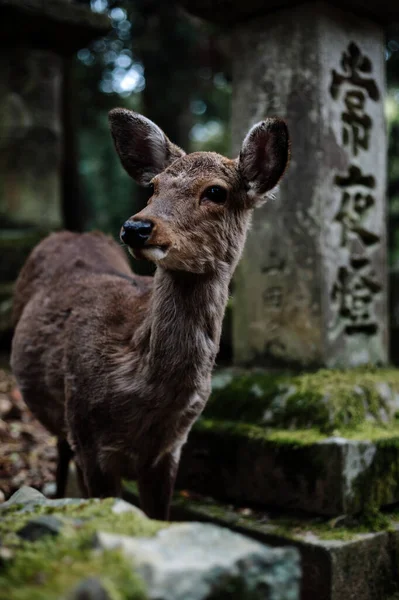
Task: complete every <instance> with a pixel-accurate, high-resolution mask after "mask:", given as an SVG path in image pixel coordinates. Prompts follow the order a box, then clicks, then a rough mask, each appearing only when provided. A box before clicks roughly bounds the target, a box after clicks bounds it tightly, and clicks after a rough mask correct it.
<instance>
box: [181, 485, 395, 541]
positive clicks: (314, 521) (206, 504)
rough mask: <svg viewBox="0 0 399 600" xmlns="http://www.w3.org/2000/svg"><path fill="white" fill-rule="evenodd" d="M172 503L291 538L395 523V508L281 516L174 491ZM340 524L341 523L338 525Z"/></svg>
mask: <svg viewBox="0 0 399 600" xmlns="http://www.w3.org/2000/svg"><path fill="white" fill-rule="evenodd" d="M173 504H174V506H175V507H178V508H180V509H184V510H185V511H187V514H188V516H189V517H190V518H192V519H202V520H203V519H206V520H210V521H212V522H215V523H217V524H220V525H227V526H228V527H231V528H233V529H237V530H243V529H244V530H248V531H250V532H251V531H252V532H257V533H261V534H265V535H270V536H277V537H282V538H288V539H292V540H307V541H310V540H311V539H315V538H316V539H318V540H323V541H330V540H331V541H332V540H340V541H352V540H355V539H357V538H358V537H359V535H365V534H370V533H373V532H379V531H393V530H394V529H395V526H396V525H397V524H398V522H399V514H398V513H397V512H395V511H392V512H391V513H382V512H380V511H378V510H375V511H369V512H367V513H361V514H359V515H357V516H356V517H345V516H342V517H338V518H335V519H330V518H326V517H311V516H309V517H304V516H301V517H299V516H293V515H288V516H286V515H285V516H281V515H273V513H270V512H269V511H268V512H267V513H266V514H265V513H264V512H262V511H258V510H250V509H247V508H245V509H242V508H238V507H233V506H232V505H223V504H221V503H218V502H216V501H215V500H211V499H209V498H208V499H206V498H204V499H202V500H199V499H196V498H187V497H185V496H183V495H182V494H176V495H175V500H174V503H173ZM341 523H342V524H341Z"/></svg>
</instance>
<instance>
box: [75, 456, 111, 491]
mask: <svg viewBox="0 0 399 600" xmlns="http://www.w3.org/2000/svg"><path fill="white" fill-rule="evenodd" d="M78 462H79V466H80V468H81V470H82V474H83V483H84V488H85V489H86V491H87V495H88V497H89V498H109V497H111V496H112V497H117V496H119V495H120V488H121V478H120V474H119V471H118V469H113V468H112V467H105V466H103V465H101V464H100V463H99V461H98V458H97V456H94V455H93V454H90V455H83V456H82V455H81V454H80V456H78Z"/></svg>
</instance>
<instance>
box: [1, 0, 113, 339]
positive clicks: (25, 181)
mask: <svg viewBox="0 0 399 600" xmlns="http://www.w3.org/2000/svg"><path fill="white" fill-rule="evenodd" d="M109 29H110V22H109V20H108V18H107V17H106V16H104V15H99V14H94V13H92V12H91V11H90V10H89V9H88V8H85V7H83V6H81V5H77V4H73V3H70V2H68V1H67V0H46V2H43V1H42V0H0V40H1V41H0V256H1V259H0V332H1V331H2V330H4V329H7V328H8V327H9V311H10V305H11V300H10V290H11V287H12V282H13V280H14V279H15V276H16V274H17V271H18V269H19V268H20V266H21V263H22V261H23V260H24V258H25V257H26V254H27V253H28V252H29V250H30V249H31V247H32V246H33V245H34V244H35V243H36V242H37V241H38V239H39V238H40V237H41V236H42V235H43V233H45V232H48V231H49V230H51V229H55V228H58V227H61V225H62V217H61V197H60V196H61V165H62V158H63V131H62V120H61V115H62V106H61V96H62V93H61V92H62V84H63V68H64V60H65V58H66V57H69V56H71V55H72V54H73V53H74V52H75V51H76V50H78V49H79V48H81V47H83V46H85V45H86V44H87V43H88V42H90V40H92V39H93V38H95V37H97V36H100V35H105V34H106V33H107V32H108V31H109Z"/></svg>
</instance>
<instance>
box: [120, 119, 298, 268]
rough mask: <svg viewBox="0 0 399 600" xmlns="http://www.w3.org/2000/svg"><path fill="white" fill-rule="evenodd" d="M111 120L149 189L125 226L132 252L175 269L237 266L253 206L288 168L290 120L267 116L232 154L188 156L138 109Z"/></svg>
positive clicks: (123, 151) (124, 157) (123, 155)
mask: <svg viewBox="0 0 399 600" xmlns="http://www.w3.org/2000/svg"><path fill="white" fill-rule="evenodd" d="M109 118H110V124H111V132H112V136H113V138H114V142H115V146H116V150H117V152H118V154H119V157H120V159H121V162H122V164H123V166H124V167H125V169H126V171H127V172H128V173H129V175H131V176H132V177H133V179H135V180H136V181H137V182H138V183H139V184H141V185H144V186H149V187H150V188H151V198H150V200H149V202H148V204H147V206H146V207H145V208H144V209H143V210H141V211H140V212H139V213H137V214H136V215H134V216H132V217H130V218H129V219H128V220H127V221H126V222H125V223H124V225H123V227H122V229H121V239H122V241H123V242H124V243H125V244H126V245H127V246H128V248H129V251H130V252H131V253H132V254H133V255H134V256H136V257H138V258H146V259H148V260H152V261H154V262H155V263H157V264H159V265H162V267H164V268H166V269H172V270H181V271H190V272H193V273H205V272H209V271H212V270H214V269H215V268H216V267H217V265H218V264H220V261H223V262H224V263H228V264H229V265H231V266H233V267H234V266H235V264H236V262H237V261H238V259H239V256H240V254H241V251H242V248H243V246H244V241H245V235H246V230H247V228H248V224H249V219H250V215H251V213H252V209H253V208H254V207H255V206H257V205H259V204H261V203H262V201H264V200H265V198H266V195H267V193H268V192H270V190H272V189H273V188H274V187H275V186H276V185H277V183H278V181H279V179H280V178H281V177H282V175H283V173H284V171H285V169H286V166H287V162H288V157H289V137H288V130H287V126H286V124H285V123H284V122H283V121H281V120H280V119H266V120H265V121H262V122H260V123H258V124H257V125H254V126H253V127H252V129H251V130H250V131H249V132H248V134H247V136H246V137H245V139H244V141H243V144H242V148H241V152H240V155H239V157H238V158H237V159H234V160H231V159H229V158H225V157H224V156H221V155H219V154H215V153H213V152H194V153H192V154H185V152H184V151H183V150H181V149H180V148H178V147H177V146H175V145H174V144H172V142H170V140H169V139H168V138H167V137H166V135H165V134H164V132H163V131H162V130H161V129H160V128H159V127H158V126H157V125H155V123H153V122H152V121H150V120H149V119H147V118H145V117H143V116H142V115H139V114H137V113H134V112H132V111H129V110H125V109H115V110H112V111H111V112H110V115H109Z"/></svg>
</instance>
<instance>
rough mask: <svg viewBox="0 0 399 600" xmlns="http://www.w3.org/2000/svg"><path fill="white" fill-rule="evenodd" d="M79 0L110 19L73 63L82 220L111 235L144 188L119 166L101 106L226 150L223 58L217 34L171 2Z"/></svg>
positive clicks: (192, 146)
mask: <svg viewBox="0 0 399 600" xmlns="http://www.w3.org/2000/svg"><path fill="white" fill-rule="evenodd" d="M80 2H81V3H83V4H90V5H91V7H92V9H93V10H96V11H101V12H107V13H108V14H109V16H110V17H111V20H112V31H111V32H110V34H109V35H108V36H106V37H105V38H103V39H100V40H97V41H95V42H93V43H92V44H91V45H90V46H89V47H88V48H84V49H82V50H80V51H79V52H78V55H77V59H76V61H75V66H74V71H75V78H76V80H77V86H76V91H77V102H78V108H79V111H78V112H79V118H78V122H77V128H78V136H79V145H80V165H79V174H80V179H81V183H82V187H83V193H84V197H85V200H86V203H87V204H88V207H89V211H88V212H89V216H88V218H87V220H86V223H85V227H86V228H88V229H91V228H96V227H98V228H100V229H102V230H104V231H107V232H109V233H112V234H113V235H115V236H116V235H117V233H118V232H119V228H120V225H121V224H122V222H123V220H124V219H125V218H127V217H128V216H130V215H131V214H133V213H134V212H136V211H137V210H139V208H140V206H141V205H142V204H143V202H145V201H146V194H145V193H144V194H143V193H142V192H140V190H138V189H137V188H136V186H135V184H134V183H133V182H132V181H131V180H130V179H129V178H128V176H127V175H126V174H125V173H124V172H123V170H122V168H121V166H120V165H119V160H118V158H117V155H116V152H115V150H114V148H113V144H112V140H111V137H110V135H109V131H108V124H107V112H108V111H109V110H110V109H111V108H114V107H115V106H124V107H127V108H131V109H133V110H138V111H141V112H143V113H144V114H146V115H147V116H148V117H149V118H152V119H153V120H154V121H156V122H157V124H159V125H160V126H161V127H162V128H164V129H165V131H166V133H167V135H169V137H171V139H172V140H173V141H174V142H175V143H178V144H180V145H182V146H183V147H185V149H186V150H189V151H190V150H202V149H210V148H212V149H213V150H217V151H219V152H222V153H228V146H229V135H228V132H229V127H228V123H229V113H230V94H231V90H230V84H229V82H228V80H227V75H226V71H227V68H226V64H227V60H226V57H225V51H224V46H223V38H222V37H221V36H220V35H219V34H218V33H217V32H216V31H215V30H214V29H213V28H212V27H210V26H208V25H206V24H205V23H200V22H199V21H197V20H195V19H193V18H191V17H190V16H189V15H188V14H186V13H184V12H183V11H182V10H181V9H180V8H179V7H178V5H177V3H176V2H175V1H173V2H168V3H165V2H163V0H137V1H136V2H131V1H128V0H91V1H90V0H80Z"/></svg>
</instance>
